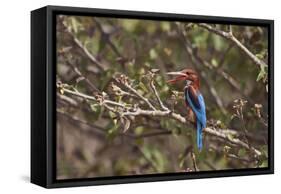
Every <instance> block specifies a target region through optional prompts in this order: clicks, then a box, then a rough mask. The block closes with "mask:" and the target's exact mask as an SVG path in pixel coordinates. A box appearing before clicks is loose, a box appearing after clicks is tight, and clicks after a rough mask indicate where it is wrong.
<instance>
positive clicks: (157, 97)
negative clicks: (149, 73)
mask: <svg viewBox="0 0 281 194" xmlns="http://www.w3.org/2000/svg"><path fill="white" fill-rule="evenodd" d="M150 87H151V88H152V91H153V93H154V95H155V96H156V99H157V101H158V103H159V105H160V107H161V108H162V109H163V110H165V111H167V110H169V109H168V108H167V107H166V106H165V105H164V104H163V102H162V100H161V98H160V96H159V94H158V92H157V90H156V87H155V85H154V79H153V78H152V79H151V81H150Z"/></svg>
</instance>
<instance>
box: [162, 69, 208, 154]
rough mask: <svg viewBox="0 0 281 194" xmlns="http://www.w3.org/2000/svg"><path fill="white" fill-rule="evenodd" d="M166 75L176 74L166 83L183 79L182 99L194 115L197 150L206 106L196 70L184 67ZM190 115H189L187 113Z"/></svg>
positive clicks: (204, 125) (201, 139) (200, 146)
mask: <svg viewBox="0 0 281 194" xmlns="http://www.w3.org/2000/svg"><path fill="white" fill-rule="evenodd" d="M167 75H173V76H176V77H175V78H174V79H171V80H168V81H167V82H168V83H171V84H174V83H177V82H179V81H185V87H184V100H185V104H186V107H187V109H188V112H189V113H190V111H191V113H192V114H193V115H194V116H195V127H196V129H197V135H196V142H197V148H198V150H199V151H201V150H202V148H203V136H202V131H203V129H204V128H206V124H207V117H206V106H205V101H204V97H203V95H202V94H201V92H200V91H199V87H200V79H199V76H198V74H197V73H196V71H194V70H193V69H189V68H187V69H184V70H182V71H177V72H167ZM189 116H190V115H189Z"/></svg>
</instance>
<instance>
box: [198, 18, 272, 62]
mask: <svg viewBox="0 0 281 194" xmlns="http://www.w3.org/2000/svg"><path fill="white" fill-rule="evenodd" d="M198 26H200V27H202V28H204V29H206V30H208V31H210V32H213V33H215V34H217V35H219V36H221V37H223V38H225V39H227V40H230V41H231V42H233V43H234V44H235V45H236V46H237V47H238V48H239V49H240V50H241V51H242V52H244V53H245V54H246V55H247V56H248V57H249V58H250V59H251V60H252V61H253V62H254V63H255V64H256V65H258V66H259V67H260V68H262V67H266V66H267V64H266V63H265V62H263V61H262V60H260V59H259V58H258V57H256V56H255V55H254V54H253V53H252V52H251V51H250V50H249V49H248V48H247V47H245V46H244V45H243V44H242V43H241V42H240V41H239V40H238V39H237V38H236V37H235V36H234V35H233V33H232V30H230V31H229V32H225V31H222V30H219V29H217V28H214V27H212V26H211V25H209V24H204V23H199V24H198ZM230 29H231V28H230Z"/></svg>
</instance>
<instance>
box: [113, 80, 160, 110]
mask: <svg viewBox="0 0 281 194" xmlns="http://www.w3.org/2000/svg"><path fill="white" fill-rule="evenodd" d="M115 81H116V82H118V83H120V84H122V85H123V86H124V87H125V88H126V89H127V90H129V91H130V92H132V93H133V94H134V95H136V96H137V97H138V98H140V99H141V100H142V101H144V102H145V103H146V104H147V105H148V106H149V107H150V108H151V109H152V110H156V108H155V107H154V106H153V105H152V104H151V103H150V101H149V100H148V99H147V98H145V97H144V96H143V95H141V94H140V93H139V92H138V91H137V90H136V89H134V88H133V87H132V86H130V84H129V83H127V82H124V81H120V80H119V79H116V78H115Z"/></svg>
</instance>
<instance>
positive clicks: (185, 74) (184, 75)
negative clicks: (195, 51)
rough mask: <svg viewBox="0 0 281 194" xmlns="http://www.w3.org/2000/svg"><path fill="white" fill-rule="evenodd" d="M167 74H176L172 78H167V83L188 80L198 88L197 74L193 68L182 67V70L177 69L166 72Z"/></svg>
mask: <svg viewBox="0 0 281 194" xmlns="http://www.w3.org/2000/svg"><path fill="white" fill-rule="evenodd" d="M167 75H174V76H176V77H175V78H174V79H171V80H168V81H167V82H168V83H172V84H174V83H176V82H178V81H182V80H186V81H187V80H188V81H190V82H191V83H190V84H192V85H194V86H196V87H197V88H199V86H200V81H199V77H198V74H197V73H196V71H194V70H193V69H184V70H182V71H177V72H168V73H167Z"/></svg>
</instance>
